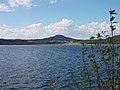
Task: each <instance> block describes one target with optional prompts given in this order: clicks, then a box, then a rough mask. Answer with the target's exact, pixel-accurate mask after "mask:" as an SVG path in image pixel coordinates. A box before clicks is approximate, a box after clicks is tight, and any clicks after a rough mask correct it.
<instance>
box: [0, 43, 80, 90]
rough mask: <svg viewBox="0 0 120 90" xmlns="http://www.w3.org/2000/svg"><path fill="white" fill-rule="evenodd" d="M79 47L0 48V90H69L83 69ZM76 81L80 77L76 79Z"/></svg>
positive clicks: (15, 46)
mask: <svg viewBox="0 0 120 90" xmlns="http://www.w3.org/2000/svg"><path fill="white" fill-rule="evenodd" d="M80 52H81V46H79V45H4V46H0V90H50V88H51V85H53V84H54V83H55V88H56V89H57V90H72V89H73V88H75V87H74V83H75V79H71V77H70V74H69V73H70V72H71V71H74V72H79V69H80V67H81V65H82V63H81V61H80V59H79V58H78V56H79V55H80ZM78 78H79V77H78Z"/></svg>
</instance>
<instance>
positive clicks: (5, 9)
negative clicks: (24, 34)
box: [0, 3, 11, 12]
mask: <svg viewBox="0 0 120 90" xmlns="http://www.w3.org/2000/svg"><path fill="white" fill-rule="evenodd" d="M10 11H11V10H10V8H9V6H7V5H6V4H3V3H0V12H10Z"/></svg>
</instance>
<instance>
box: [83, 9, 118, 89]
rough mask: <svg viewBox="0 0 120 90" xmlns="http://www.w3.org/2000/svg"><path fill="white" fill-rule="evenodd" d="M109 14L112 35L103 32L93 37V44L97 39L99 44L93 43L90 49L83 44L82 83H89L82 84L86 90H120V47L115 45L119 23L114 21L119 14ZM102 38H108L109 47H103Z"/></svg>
mask: <svg viewBox="0 0 120 90" xmlns="http://www.w3.org/2000/svg"><path fill="white" fill-rule="evenodd" d="M109 13H110V28H111V35H106V31H102V32H101V33H98V34H97V35H96V37H94V36H92V37H91V38H90V40H91V42H93V41H94V40H95V38H96V39H97V41H98V42H95V43H93V44H92V43H91V46H90V49H88V48H89V47H86V45H85V44H83V49H82V54H81V55H82V61H83V68H82V69H81V77H82V83H84V82H85V83H87V84H82V85H83V87H84V89H85V90H86V89H90V90H92V89H94V90H95V89H99V90H120V54H119V51H118V48H120V47H119V46H116V45H115V44H114V42H115V41H114V40H115V39H114V31H115V30H116V28H115V26H116V25H115V24H116V23H117V22H115V21H114V20H115V15H116V14H117V13H116V12H115V10H110V11H109ZM109 36H111V37H109ZM102 38H106V42H107V43H108V44H109V45H103V44H102V42H101V41H102ZM92 81H94V84H93V83H92Z"/></svg>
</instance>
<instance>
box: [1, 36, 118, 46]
mask: <svg viewBox="0 0 120 90" xmlns="http://www.w3.org/2000/svg"><path fill="white" fill-rule="evenodd" d="M113 38H114V44H120V35H116V36H113ZM110 42H111V37H109V38H107V39H101V44H109V43H110ZM83 43H85V44H97V43H99V40H98V39H94V40H92V41H91V40H89V39H86V40H82V39H81V40H78V39H73V38H69V37H65V36H63V35H56V36H53V37H49V38H44V39H29V40H25V39H0V45H41V44H42V45H43V44H59V45H81V44H83Z"/></svg>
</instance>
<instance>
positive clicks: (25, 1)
mask: <svg viewBox="0 0 120 90" xmlns="http://www.w3.org/2000/svg"><path fill="white" fill-rule="evenodd" d="M8 2H9V4H10V6H11V7H17V6H25V7H30V5H31V0H9V1H8Z"/></svg>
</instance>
